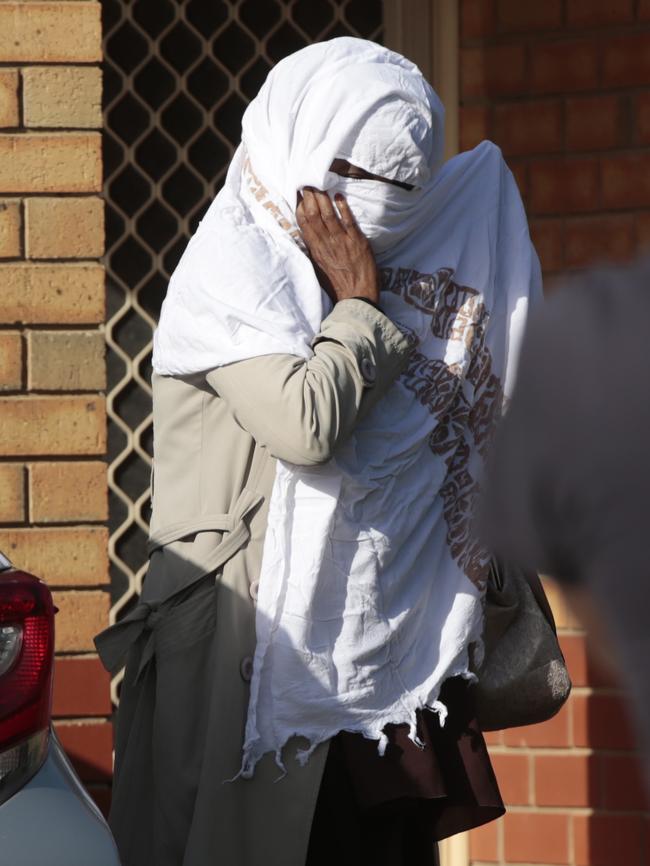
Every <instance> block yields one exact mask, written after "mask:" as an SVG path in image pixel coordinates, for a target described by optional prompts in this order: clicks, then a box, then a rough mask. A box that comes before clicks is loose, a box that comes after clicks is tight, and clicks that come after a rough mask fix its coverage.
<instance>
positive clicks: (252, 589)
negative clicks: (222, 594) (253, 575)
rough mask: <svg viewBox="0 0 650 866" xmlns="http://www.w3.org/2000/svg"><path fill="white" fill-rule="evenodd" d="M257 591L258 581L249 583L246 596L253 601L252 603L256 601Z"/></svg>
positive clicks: (258, 587)
mask: <svg viewBox="0 0 650 866" xmlns="http://www.w3.org/2000/svg"><path fill="white" fill-rule="evenodd" d="M259 589H260V582H259V580H253V581H251V583H250V584H249V586H248V594H249V595H250V597H251V598H252V599H253V601H257V595H258V593H259Z"/></svg>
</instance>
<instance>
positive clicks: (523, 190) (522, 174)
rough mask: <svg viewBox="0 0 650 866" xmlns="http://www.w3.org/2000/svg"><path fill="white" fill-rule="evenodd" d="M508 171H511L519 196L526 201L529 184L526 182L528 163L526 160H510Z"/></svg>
mask: <svg viewBox="0 0 650 866" xmlns="http://www.w3.org/2000/svg"><path fill="white" fill-rule="evenodd" d="M509 164H510V171H511V172H512V173H513V175H514V178H515V182H516V184H517V188H518V190H519V192H520V194H521V197H522V198H523V199H524V201H526V199H527V198H528V194H529V192H530V184H529V182H528V163H527V162H510V163H509Z"/></svg>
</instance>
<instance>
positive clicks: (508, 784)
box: [491, 754, 530, 806]
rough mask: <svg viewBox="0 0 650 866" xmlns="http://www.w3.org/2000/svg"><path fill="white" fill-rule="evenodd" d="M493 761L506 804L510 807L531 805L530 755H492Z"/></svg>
mask: <svg viewBox="0 0 650 866" xmlns="http://www.w3.org/2000/svg"><path fill="white" fill-rule="evenodd" d="M491 761H492V767H493V768H494V772H495V775H496V777H497V780H498V782H499V789H500V791H501V795H502V797H503V801H504V803H507V804H508V805H509V806H527V805H528V804H529V803H530V790H529V788H530V786H529V779H530V760H529V758H528V755H519V754H505V755H504V754H501V755H492V756H491Z"/></svg>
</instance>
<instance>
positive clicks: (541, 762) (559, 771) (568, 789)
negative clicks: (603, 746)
mask: <svg viewBox="0 0 650 866" xmlns="http://www.w3.org/2000/svg"><path fill="white" fill-rule="evenodd" d="M599 791H600V785H599V778H598V766H597V759H596V757H595V756H594V755H568V754H565V755H538V756H537V757H536V758H535V803H536V805H538V806H591V807H592V808H593V807H596V806H599V805H600V803H599Z"/></svg>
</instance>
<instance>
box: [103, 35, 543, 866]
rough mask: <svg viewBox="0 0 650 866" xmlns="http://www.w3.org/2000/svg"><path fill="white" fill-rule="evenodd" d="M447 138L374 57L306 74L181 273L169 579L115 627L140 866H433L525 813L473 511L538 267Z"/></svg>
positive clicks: (317, 49)
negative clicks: (512, 791)
mask: <svg viewBox="0 0 650 866" xmlns="http://www.w3.org/2000/svg"><path fill="white" fill-rule="evenodd" d="M442 120H443V111H442V106H441V105H440V102H439V100H438V99H437V97H436V96H435V94H434V93H433V91H432V90H431V88H430V87H429V85H428V84H427V83H426V82H425V81H424V79H423V78H422V76H421V75H420V73H419V72H418V70H417V69H416V68H415V67H414V66H413V65H412V64H411V63H409V62H408V61H406V60H405V59H404V58H402V57H399V56H398V55H396V54H394V53H392V52H389V51H387V50H386V49H383V48H381V47H380V46H377V45H374V44H373V43H369V42H364V41H362V40H354V39H335V40H332V41H331V42H328V43H322V44H319V45H314V46H311V47H309V48H307V49H304V50H303V51H300V52H298V53H297V54H295V55H292V56H291V57H289V58H287V59H285V60H284V61H282V62H281V63H280V64H278V66H277V67H276V68H275V69H274V70H273V72H272V73H271V74H270V76H269V78H268V80H267V82H266V83H265V85H264V87H263V88H262V90H261V91H260V94H259V95H258V97H257V98H256V99H255V100H254V101H253V103H251V105H250V107H249V108H248V110H247V112H246V114H245V116H244V121H243V136H242V146H241V147H240V149H239V150H238V151H237V154H236V155H235V157H234V159H233V162H232V164H231V167H230V171H229V174H228V179H227V181H226V185H225V187H224V189H223V191H222V192H221V193H220V194H219V196H218V197H217V199H216V200H215V202H214V203H213V204H212V206H211V207H210V209H209V211H208V213H207V214H206V217H205V218H204V220H203V221H202V223H201V225H200V226H199V229H198V230H197V232H196V234H195V236H194V237H193V238H192V239H191V241H190V244H189V245H188V248H187V250H186V252H185V254H184V256H183V258H182V260H181V262H180V263H179V266H178V268H177V270H176V272H175V273H174V275H173V278H172V281H171V283H170V288H169V291H168V295H167V298H166V300H165V304H164V307H163V311H162V315H161V321H160V325H159V328H158V330H157V332H156V336H155V350H154V370H155V374H154V377H153V392H154V430H155V449H154V450H155V476H154V493H153V514H152V520H151V540H150V549H151V562H150V567H149V572H148V575H147V579H146V582H145V586H144V590H143V594H142V600H141V602H140V603H139V604H138V605H137V607H136V608H135V609H134V611H133V612H132V613H131V614H130V615H129V616H128V617H126V618H125V619H124V620H123V621H122V622H121V623H119V624H118V625H117V626H114V627H113V628H112V629H110V630H108V631H107V632H105V633H104V634H103V635H101V636H100V637H99V638H98V648H99V650H100V652H101V653H102V658H103V659H104V661H105V663H106V664H107V666H108V667H109V668H111V669H113V670H114V669H116V668H119V666H120V664H122V663H123V662H124V660H125V659H126V662H127V664H126V675H125V680H124V684H123V688H122V698H121V705H120V714H119V719H118V729H117V742H116V773H115V786H114V795H113V809H112V814H111V823H112V827H113V830H114V833H115V836H116V839H117V841H118V845H119V847H120V851H121V854H122V858H123V861H124V863H125V864H126V866H135V864H145V863H147V864H150V863H151V864H155V866H172V864H173V866H177V864H183V866H199V864H208V863H210V864H212V863H215V862H223V863H224V864H229V866H230V864H237V866H240V864H241V866H258V864H260V866H261V864H262V863H264V864H267V866H271V864H277V866H293V864H295V866H302V864H304V863H307V864H309V866H316V864H319V863H326V862H327V863H329V862H331V861H332V860H333V859H334V858H336V860H337V862H339V863H355V864H364V863H368V864H373V866H381V864H387V866H388V864H391V866H397V864H406V863H409V864H413V863H421V864H426V863H432V862H434V856H435V854H434V841H435V840H436V839H439V838H443V837H444V836H446V835H450V834H451V833H455V832H459V831H460V830H462V829H466V828H468V827H471V826H475V825H477V824H480V823H482V822H484V821H486V820H490V819H491V818H494V817H497V816H498V815H500V814H501V813H502V811H503V810H502V804H501V800H500V798H499V795H498V790H497V788H496V785H495V782H494V777H493V774H492V772H491V768H490V765H489V760H488V758H487V753H486V751H485V746H484V743H483V740H482V737H481V735H480V732H479V731H478V729H477V727H476V724H475V723H474V722H473V720H472V707H471V691H470V690H469V689H468V683H469V682H470V681H471V679H472V676H473V675H472V673H471V671H470V661H469V655H470V648H471V647H472V645H475V646H476V647H479V646H480V631H481V597H482V589H483V581H484V575H485V568H486V566H487V562H488V559H489V557H488V555H487V553H486V552H485V551H483V550H482V549H481V548H480V546H479V545H478V544H477V543H476V542H475V541H474V539H473V536H472V533H471V527H470V518H471V501H472V497H473V495H474V493H475V491H476V488H477V477H478V473H479V472H480V468H481V465H482V459H483V455H484V452H485V448H486V446H487V443H488V441H489V437H490V432H491V428H492V425H493V423H494V420H495V419H496V417H497V416H498V414H499V412H500V408H501V404H502V402H503V396H504V388H505V391H506V392H507V389H508V386H509V382H510V379H511V377H512V370H513V357H514V351H513V350H514V349H516V344H517V341H518V338H519V332H520V329H521V326H522V324H523V319H524V317H525V312H526V305H527V301H528V298H529V296H530V295H531V294H532V293H534V292H535V291H536V289H537V283H538V266H537V261H536V258H535V255H534V252H533V251H532V247H531V245H530V240H529V238H528V233H527V228H526V223H525V218H524V216H523V209H522V207H521V202H520V200H519V196H518V194H517V191H516V187H515V186H514V182H513V181H512V178H511V176H510V174H509V172H508V171H507V169H506V168H505V166H504V165H503V162H502V160H501V157H500V154H499V153H498V151H497V150H496V148H494V147H493V146H491V145H489V144H484V145H482V146H481V147H480V148H477V150H476V151H473V152H472V153H471V154H464V155H461V156H460V157H457V158H456V159H455V160H452V161H451V162H450V163H447V165H446V166H445V167H443V168H441V167H440V164H441V161H442V140H443V138H442V137H443V128H442ZM377 264H378V265H379V266H380V268H381V282H382V292H381V296H380V276H379V271H378V268H377ZM443 724H444V726H443ZM296 758H297V760H296ZM276 783H277V784H276Z"/></svg>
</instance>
